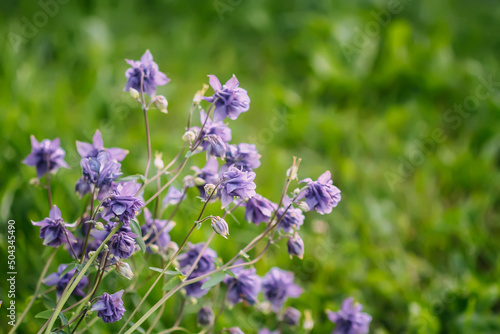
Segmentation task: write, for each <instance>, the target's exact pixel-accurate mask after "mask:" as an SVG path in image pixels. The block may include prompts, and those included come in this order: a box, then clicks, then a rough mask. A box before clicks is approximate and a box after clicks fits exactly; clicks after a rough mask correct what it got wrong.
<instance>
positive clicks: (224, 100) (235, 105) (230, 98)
mask: <svg viewBox="0 0 500 334" xmlns="http://www.w3.org/2000/svg"><path fill="white" fill-rule="evenodd" d="M208 77H209V78H210V79H209V82H210V86H212V88H213V90H214V95H213V96H211V97H204V99H205V100H206V101H208V102H210V103H213V102H215V110H214V121H215V122H219V121H222V120H223V119H224V118H226V117H229V118H230V119H233V120H234V119H236V118H238V116H239V115H240V114H241V113H242V112H246V111H248V109H249V108H250V98H249V97H248V94H247V91H246V90H244V89H243V88H239V87H238V85H239V82H238V79H236V77H235V76H234V75H233V76H232V78H231V79H229V80H228V81H227V82H226V84H225V85H224V86H221V83H220V81H219V79H217V77H216V76H215V75H209V76H208Z"/></svg>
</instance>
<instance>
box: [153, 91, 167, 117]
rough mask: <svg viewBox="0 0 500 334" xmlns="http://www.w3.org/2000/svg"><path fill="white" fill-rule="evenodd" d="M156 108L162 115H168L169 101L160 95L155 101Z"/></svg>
mask: <svg viewBox="0 0 500 334" xmlns="http://www.w3.org/2000/svg"><path fill="white" fill-rule="evenodd" d="M155 107H156V109H158V110H159V111H161V112H162V113H165V114H166V113H168V111H167V107H168V101H167V99H166V98H165V96H163V95H158V96H157V97H156V99H155Z"/></svg>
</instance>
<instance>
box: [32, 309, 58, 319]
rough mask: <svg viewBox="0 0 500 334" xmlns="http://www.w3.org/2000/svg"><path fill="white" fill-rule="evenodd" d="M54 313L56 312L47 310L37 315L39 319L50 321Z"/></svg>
mask: <svg viewBox="0 0 500 334" xmlns="http://www.w3.org/2000/svg"><path fill="white" fill-rule="evenodd" d="M52 313H54V310H45V311H42V312H40V313H38V314H36V315H35V318H38V319H48V318H50V316H51V315H52Z"/></svg>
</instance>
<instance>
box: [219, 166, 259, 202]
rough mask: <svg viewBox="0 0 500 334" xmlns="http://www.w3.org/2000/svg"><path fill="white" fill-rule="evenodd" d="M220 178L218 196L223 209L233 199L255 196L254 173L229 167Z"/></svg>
mask: <svg viewBox="0 0 500 334" xmlns="http://www.w3.org/2000/svg"><path fill="white" fill-rule="evenodd" d="M222 178H223V180H222V182H221V185H220V187H221V191H220V194H221V201H222V207H223V208H225V207H226V206H228V205H229V203H231V202H232V201H233V199H234V198H235V197H239V198H242V199H244V198H252V197H253V196H255V188H256V185H255V183H254V182H253V180H254V179H255V173H254V172H242V171H241V170H239V169H238V168H236V167H234V166H231V167H229V169H228V171H227V172H225V173H224V174H222Z"/></svg>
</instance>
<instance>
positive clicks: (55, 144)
mask: <svg viewBox="0 0 500 334" xmlns="http://www.w3.org/2000/svg"><path fill="white" fill-rule="evenodd" d="M30 138H31V153H30V154H29V155H28V156H27V157H26V159H24V161H23V163H25V164H26V165H28V166H35V167H36V175H37V177H38V178H39V179H40V178H41V177H42V176H44V175H45V174H46V173H50V172H55V171H57V170H58V169H59V168H61V167H64V168H69V166H68V164H67V163H66V162H65V161H64V156H65V155H66V152H64V150H63V149H62V148H60V147H59V145H60V141H59V138H56V139H54V140H49V139H44V140H42V142H41V143H39V142H38V141H37V140H36V138H35V136H33V135H31V137H30Z"/></svg>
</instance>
